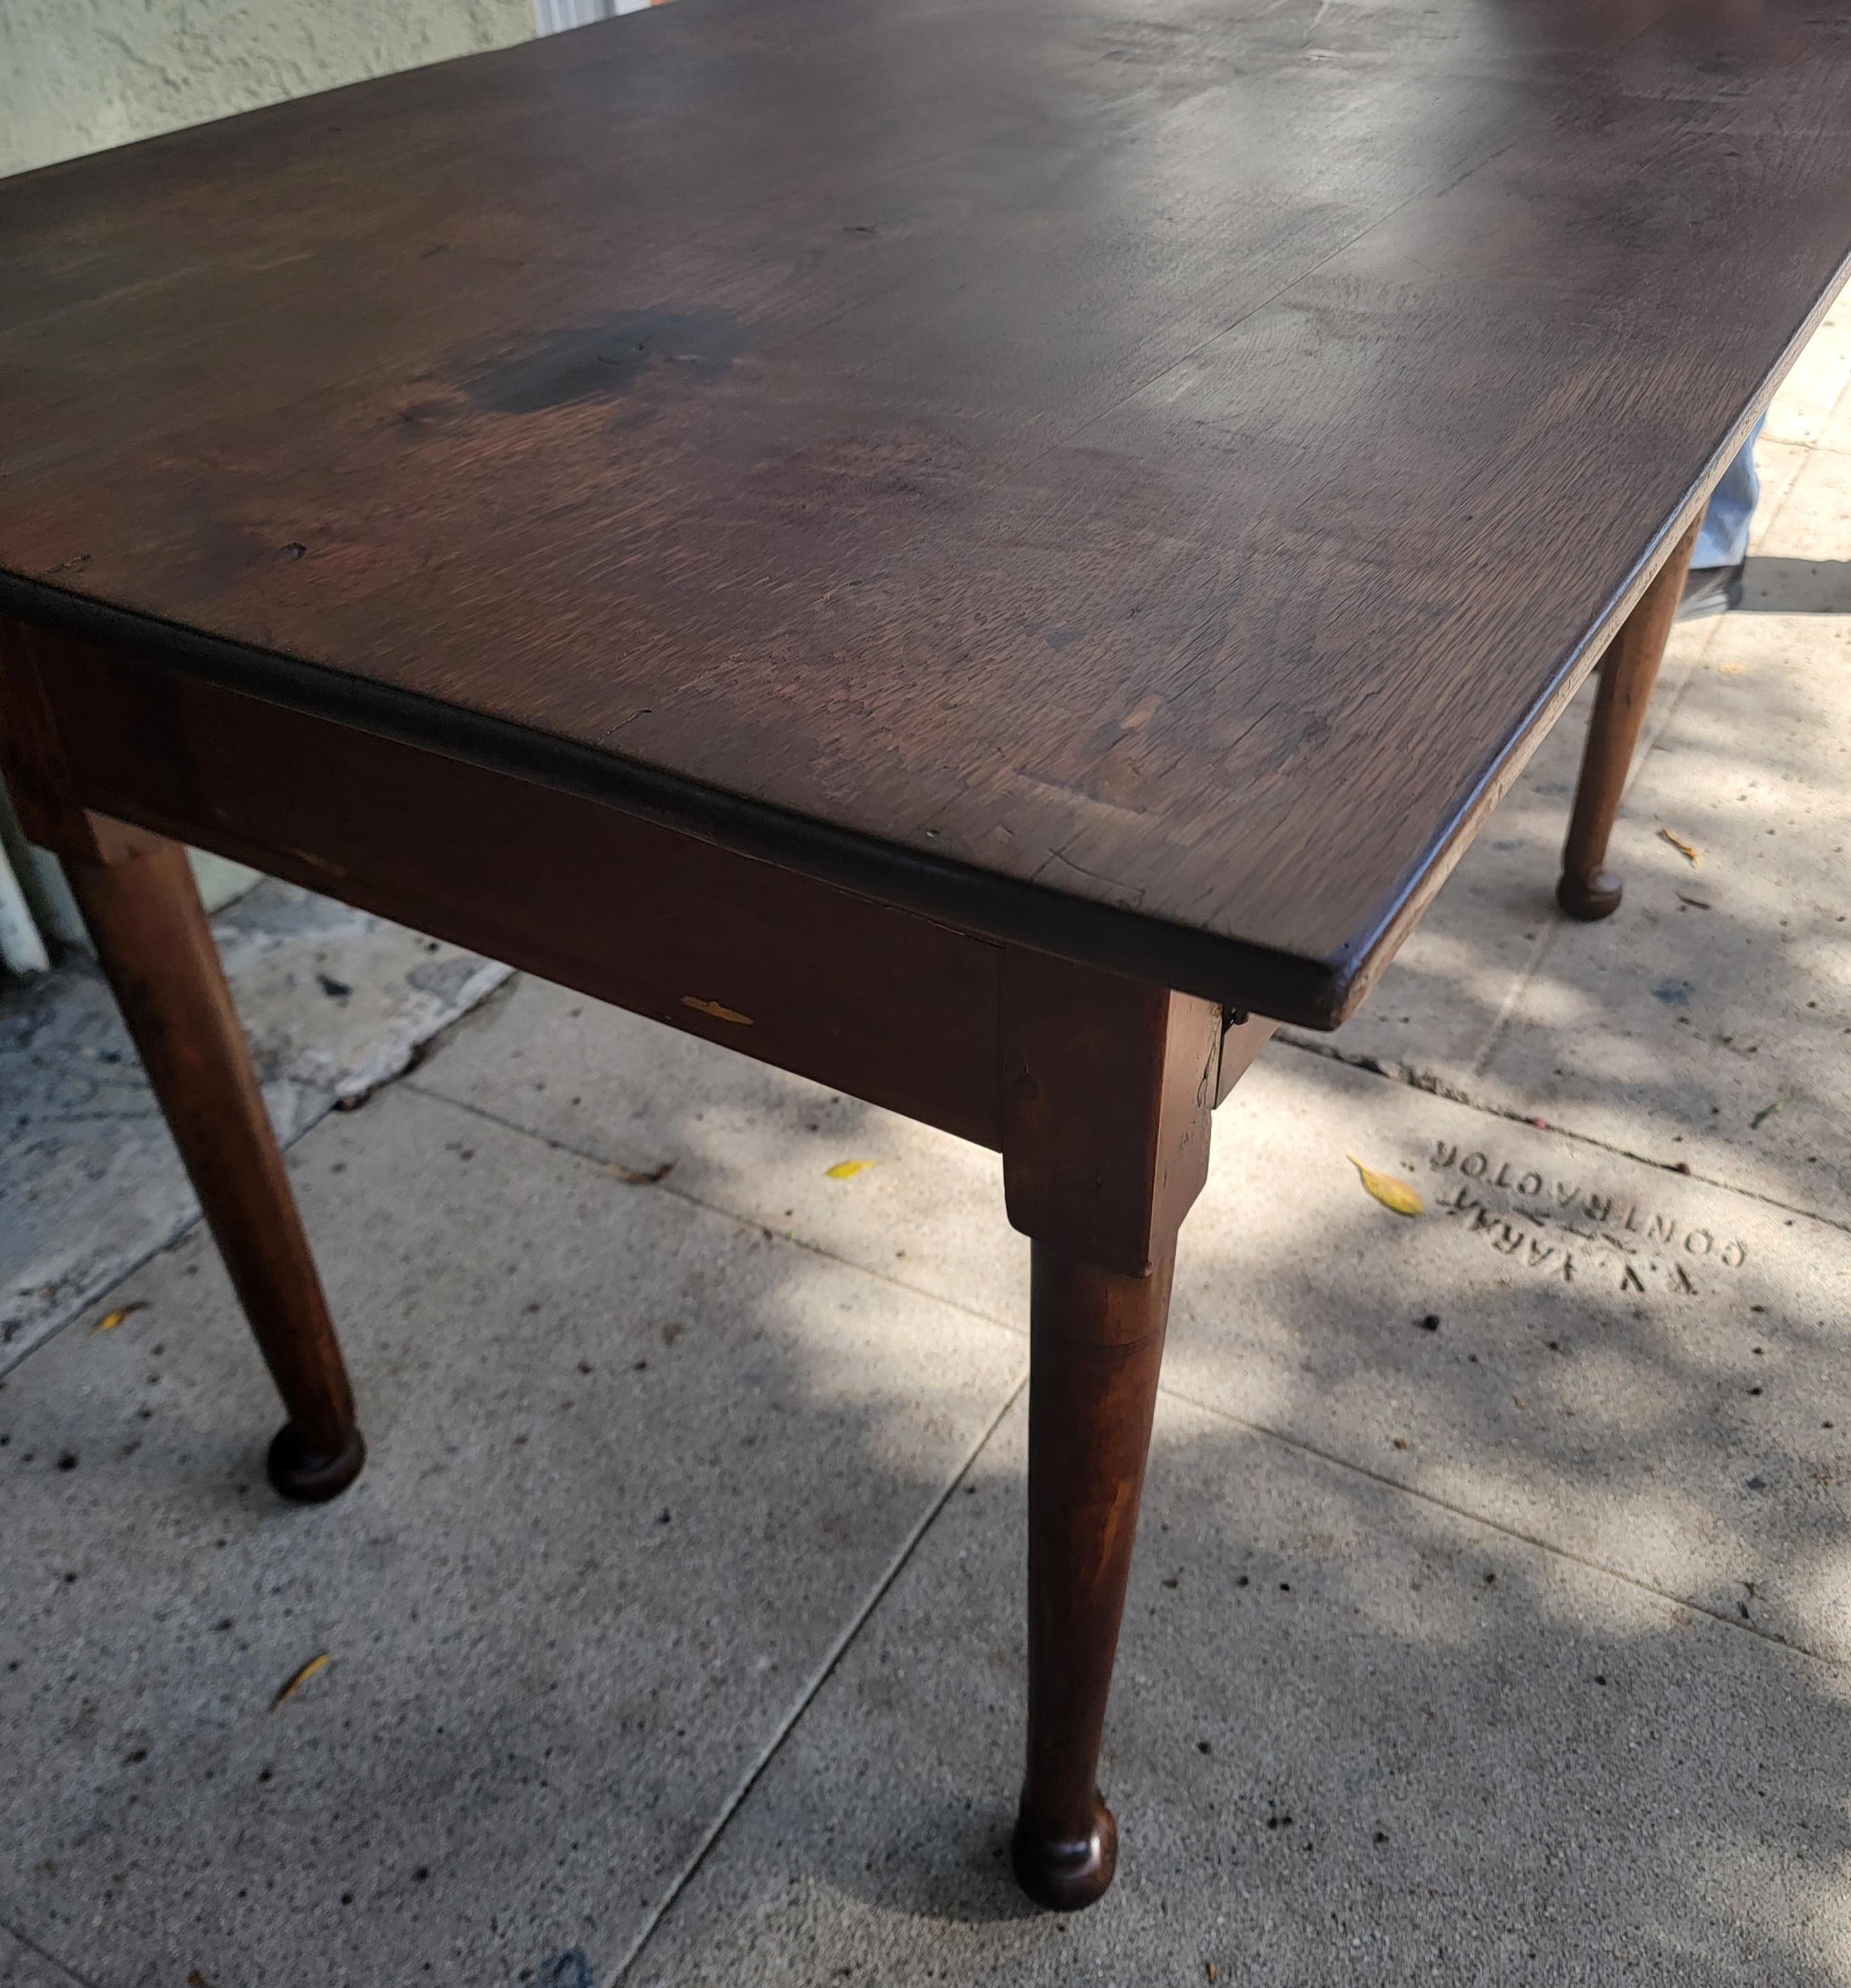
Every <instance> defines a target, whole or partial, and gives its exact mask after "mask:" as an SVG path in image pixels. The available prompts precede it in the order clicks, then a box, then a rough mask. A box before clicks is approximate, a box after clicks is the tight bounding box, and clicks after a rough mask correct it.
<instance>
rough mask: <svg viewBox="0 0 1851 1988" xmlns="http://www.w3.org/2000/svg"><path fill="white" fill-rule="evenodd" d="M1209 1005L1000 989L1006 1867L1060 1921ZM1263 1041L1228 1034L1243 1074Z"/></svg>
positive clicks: (1191, 1140) (1134, 1495)
mask: <svg viewBox="0 0 1851 1988" xmlns="http://www.w3.org/2000/svg"><path fill="white" fill-rule="evenodd" d="M1223 1021H1224V1017H1223V1016H1222V1013H1221V1010H1220V1009H1219V1008H1218V1007H1217V1006H1214V1004H1213V1003H1212V1002H1207V1001H1202V1000H1198V999H1196V998H1195V997H1194V996H1190V995H1184V994H1174V993H1171V992H1168V991H1167V990H1166V989H1162V988H1159V987H1153V986H1147V985H1146V984H1144V983H1143V982H1136V981H1130V980H1126V979H1123V978H1121V977H1120V975H1116V974H1110V973H1102V972H1096V971H1095V970H1093V969H1089V968H1085V967H1079V966H1074V965H1067V964H1066V963H1064V962H1061V961H1059V960H1053V959H1048V958H1042V957H1039V955H1035V954H1032V953H1025V952H1024V953H1018V954H1015V955H1012V957H1011V958H1010V960H1009V962H1008V965H1006V967H1005V973H1004V982H1003V1037H1004V1042H1003V1067H1002V1104H1003V1179H1004V1185H1005V1188H1006V1190H1007V1192H1008V1205H1009V1219H1010V1220H1011V1221H1012V1222H1014V1223H1015V1226H1016V1227H1017V1228H1018V1229H1022V1230H1023V1231H1025V1232H1026V1233H1027V1234H1028V1235H1029V1236H1031V1237H1032V1239H1033V1240H1034V1246H1035V1247H1034V1293H1033V1301H1032V1302H1033V1311H1032V1338H1031V1351H1030V1355H1029V1361H1030V1366H1029V1736H1028V1766H1027V1771H1026V1773H1025V1776H1024V1779H1023V1783H1022V1807H1021V1809H1020V1811H1019V1814H1018V1819H1017V1821H1016V1825H1015V1844H1014V1861H1015V1875H1016V1877H1017V1878H1018V1881H1020V1883H1021V1885H1022V1889H1023V1890H1024V1891H1025V1892H1027V1893H1028V1894H1029V1897H1030V1898H1033V1899H1035V1901H1036V1902H1037V1903H1039V1904H1041V1905H1049V1906H1052V1907H1053V1908H1054V1909H1056V1911H1062V1912H1071V1911H1073V1910H1075V1909H1076V1908H1078V1907H1079V1906H1081V1905H1091V1904H1092V1903H1093V1901H1094V1900H1095V1899H1096V1898H1099V1896H1101V1895H1102V1894H1103V1892H1105V1890H1106V1887H1107V1886H1108V1885H1110V1883H1111V1882H1112V1875H1113V1868H1114V1866H1115V1865H1116V1861H1117V1855H1118V1832H1117V1827H1116V1824H1114V1822H1113V1819H1112V1811H1111V1810H1110V1809H1109V1808H1107V1807H1106V1804H1105V1803H1104V1801H1103V1800H1102V1799H1101V1797H1100V1795H1099V1781H1098V1777H1099V1743H1100V1739H1101V1736H1102V1734H1103V1732H1104V1729H1105V1719H1106V1698H1107V1696H1108V1694H1109V1693H1110V1689H1111V1685H1112V1663H1113V1656H1114V1655H1115V1653H1116V1650H1117V1647H1118V1630H1119V1619H1120V1616H1121V1614H1123V1609H1124V1604H1125V1581H1126V1576H1127V1575H1128V1574H1129V1573H1130V1567H1131V1548H1132V1542H1133V1538H1134V1537H1135V1535H1136V1533H1137V1507H1138V1498H1139V1494H1140V1491H1141V1489H1142V1488H1143V1479H1144V1457H1145V1453H1146V1452H1147V1449H1149V1447H1150V1415H1151V1410H1152V1408H1153V1405H1154V1404H1155V1402H1156V1399H1157V1370H1158V1368H1159V1365H1160V1363H1161V1361H1162V1358H1163V1350H1164V1322H1165V1320H1166V1318H1167V1316H1168V1313H1169V1309H1170V1273H1171V1268H1172V1266H1173V1264H1174V1261H1175V1252H1176V1234H1177V1227H1178V1226H1179V1225H1180V1224H1181V1221H1182V1219H1183V1216H1184V1213H1185V1212H1187V1209H1188V1208H1189V1206H1190V1204H1191V1202H1193V1201H1194V1199H1195V1197H1196V1195H1197V1193H1198V1192H1200V1191H1201V1185H1202V1182H1203V1180H1204V1178H1205V1177H1206V1175H1207V1171H1208V1126H1209V1120H1210V1117H1211V1114H1212V1112H1213V1111H1214V1103H1215V1099H1216V1097H1217V1095H1218V1080H1219V1077H1220V1076H1221V1057H1222V1049H1223V1042H1224V1035H1223ZM1267 1033H1269V1028H1268V1025H1267V1024H1265V1023H1260V1024H1258V1025H1257V1026H1256V1025H1254V1024H1251V1023H1243V1024H1242V1025H1241V1027H1239V1028H1238V1029H1235V1031H1234V1032H1233V1037H1232V1040H1233V1060H1234V1061H1235V1062H1236V1063H1241V1064H1242V1065H1244V1064H1245V1062H1246V1061H1248V1060H1251V1057H1252V1056H1253V1055H1254V1053H1255V1052H1256V1051H1257V1050H1258V1046H1259V1045H1260V1043H1262V1041H1263V1040H1265V1036H1266V1034H1267Z"/></svg>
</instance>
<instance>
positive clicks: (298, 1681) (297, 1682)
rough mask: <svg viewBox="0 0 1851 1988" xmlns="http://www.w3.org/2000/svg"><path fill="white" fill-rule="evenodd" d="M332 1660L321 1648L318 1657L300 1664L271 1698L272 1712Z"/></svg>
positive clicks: (324, 1668)
mask: <svg viewBox="0 0 1851 1988" xmlns="http://www.w3.org/2000/svg"><path fill="white" fill-rule="evenodd" d="M331 1662H333V1656H332V1655H331V1654H330V1653H329V1652H328V1651H326V1650H323V1652H322V1653H321V1655H319V1656H318V1657H311V1658H309V1661H308V1662H306V1664H304V1665H302V1668H301V1669H300V1670H299V1671H298V1672H296V1675H295V1676H294V1677H292V1678H291V1679H289V1682H287V1683H286V1684H285V1685H284V1686H283V1688H282V1690H280V1691H279V1692H278V1693H277V1694H276V1696H275V1697H274V1698H273V1699H271V1701H270V1709H271V1710H272V1712H274V1711H275V1709H276V1708H277V1707H278V1706H279V1705H281V1704H282V1702H283V1701H284V1700H285V1699H291V1698H293V1697H294V1696H296V1693H297V1692H299V1691H300V1690H301V1689H302V1686H303V1685H306V1683H307V1682H309V1679H310V1678H312V1677H315V1676H317V1675H319V1673H320V1672H323V1671H325V1670H326V1668H328V1666H329V1664H330V1663H331Z"/></svg>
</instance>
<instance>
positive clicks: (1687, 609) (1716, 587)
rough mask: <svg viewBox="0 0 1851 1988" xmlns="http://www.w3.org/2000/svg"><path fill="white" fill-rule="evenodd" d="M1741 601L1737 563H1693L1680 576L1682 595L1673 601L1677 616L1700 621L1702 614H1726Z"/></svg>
mask: <svg viewBox="0 0 1851 1988" xmlns="http://www.w3.org/2000/svg"><path fill="white" fill-rule="evenodd" d="M1744 563H1745V562H1744ZM1740 606H1741V564H1738V565H1735V566H1692V567H1691V570H1690V572H1689V573H1687V575H1686V576H1685V578H1684V598H1683V600H1680V602H1679V603H1678V604H1677V619H1678V620H1680V621H1701V620H1702V619H1703V617H1704V616H1705V615H1706V614H1728V611H1729V610H1730V609H1731V607H1740Z"/></svg>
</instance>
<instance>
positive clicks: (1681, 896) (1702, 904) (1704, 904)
mask: <svg viewBox="0 0 1851 1988" xmlns="http://www.w3.org/2000/svg"><path fill="white" fill-rule="evenodd" d="M1677 901H1678V903H1679V904H1694V905H1695V906H1696V907H1697V910H1698V911H1714V909H1715V908H1716V907H1715V906H1714V904H1711V902H1710V901H1709V899H1708V898H1693V897H1692V896H1691V894H1690V892H1689V891H1679V892H1678V894H1677Z"/></svg>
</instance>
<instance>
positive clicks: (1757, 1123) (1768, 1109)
mask: <svg viewBox="0 0 1851 1988" xmlns="http://www.w3.org/2000/svg"><path fill="white" fill-rule="evenodd" d="M1785 1101H1786V1100H1785V1099H1784V1098H1779V1097H1777V1098H1775V1100H1774V1102H1773V1103H1772V1104H1764V1105H1763V1106H1762V1107H1761V1109H1760V1110H1759V1111H1757V1112H1756V1113H1755V1116H1754V1117H1752V1118H1751V1119H1750V1120H1749V1121H1748V1130H1749V1131H1751V1132H1758V1131H1760V1130H1761V1128H1762V1126H1764V1125H1765V1124H1766V1123H1767V1122H1768V1120H1769V1119H1770V1118H1772V1117H1773V1116H1774V1114H1775V1112H1776V1111H1778V1110H1779V1109H1780V1107H1781V1106H1782V1104H1784V1103H1785Z"/></svg>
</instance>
